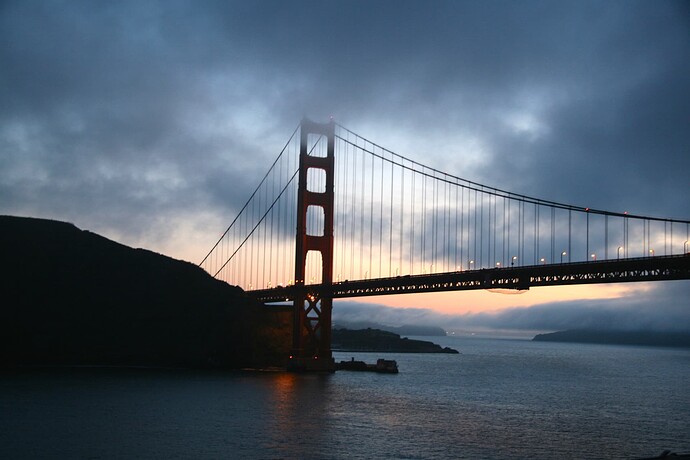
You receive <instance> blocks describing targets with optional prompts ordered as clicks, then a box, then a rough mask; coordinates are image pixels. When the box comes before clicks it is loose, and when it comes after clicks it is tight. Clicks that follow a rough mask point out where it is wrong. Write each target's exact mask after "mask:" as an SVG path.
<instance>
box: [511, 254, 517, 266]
mask: <svg viewBox="0 0 690 460" xmlns="http://www.w3.org/2000/svg"><path fill="white" fill-rule="evenodd" d="M516 260H517V256H513V258H512V259H511V260H510V266H511V267H512V266H513V265H515V261H516Z"/></svg>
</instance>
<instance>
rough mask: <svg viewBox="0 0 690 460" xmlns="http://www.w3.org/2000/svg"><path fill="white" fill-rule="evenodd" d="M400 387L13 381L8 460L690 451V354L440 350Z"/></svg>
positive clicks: (337, 380)
mask: <svg viewBox="0 0 690 460" xmlns="http://www.w3.org/2000/svg"><path fill="white" fill-rule="evenodd" d="M420 339H424V340H430V339H432V340H433V341H434V342H437V343H439V344H441V345H443V346H450V347H452V348H456V349H458V350H459V351H460V354H381V353H344V352H340V353H334V354H335V357H336V360H349V359H351V358H352V357H354V358H355V359H356V360H365V361H367V362H375V360H376V359H377V358H379V357H384V358H386V359H395V360H397V362H398V366H399V368H400V373H399V374H376V373H359V372H346V371H339V372H337V373H335V374H332V375H299V374H289V373H285V372H252V371H232V372H227V371H224V372H220V371H195V370H179V369H132V368H41V369H24V370H15V371H12V372H4V373H0V458H11V459H15V458H16V459H18V458H84V459H111V458H112V459H118V458H153V459H169V458H190V459H192V458H195V459H196V458H201V459H204V458H260V459H350V458H362V459H363V458H390V459H455V458H458V459H460V458H468V459H554V458H559V459H563V458H572V459H630V458H636V457H644V456H653V455H658V454H659V453H661V451H663V450H664V449H671V450H673V451H675V452H690V350H688V349H673V348H654V347H633V346H613V345H589V344H564V343H548V342H532V341H528V340H518V339H511V340H507V339H480V338H458V337H433V338H430V337H426V338H422V337H420Z"/></svg>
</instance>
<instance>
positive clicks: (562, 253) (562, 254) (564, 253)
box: [561, 251, 568, 263]
mask: <svg viewBox="0 0 690 460" xmlns="http://www.w3.org/2000/svg"><path fill="white" fill-rule="evenodd" d="M567 254H568V253H567V252H565V251H563V252H561V263H563V256H565V255H567Z"/></svg>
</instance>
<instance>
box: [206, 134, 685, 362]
mask: <svg viewBox="0 0 690 460" xmlns="http://www.w3.org/2000/svg"><path fill="white" fill-rule="evenodd" d="M689 236H690V220H683V219H673V218H662V217H651V216H641V215H634V214H629V213H627V212H612V211H604V210H600V209H593V208H589V207H583V206H576V205H570V204H565V203H559V202H555V201H550V200H545V199H540V198H535V197H530V196H527V195H522V194H517V193H513V192H510V191H506V190H502V189H499V188H495V187H490V186H486V185H482V184H479V183H476V182H473V181H470V180H467V179H464V178H461V177H458V176H456V175H453V174H450V173H448V172H443V171H440V170H438V169H436V168H432V167H429V166H426V165H424V164H422V163H420V162H418V161H415V160H412V159H409V158H407V157H405V156H402V155H399V154H397V153H394V152H392V151H390V150H387V149H385V148H384V147H382V146H380V145H378V144H376V143H374V142H372V141H370V140H368V139H366V138H364V137H362V136H360V135H358V134H356V133H354V132H352V131H351V130H349V129H347V128H345V127H343V126H341V125H339V124H336V123H335V122H333V121H331V122H330V123H326V124H319V123H314V122H311V121H309V120H303V121H302V122H301V123H300V125H299V126H298V127H297V128H296V129H295V131H294V132H293V133H292V135H291V136H290V138H289V140H288V141H287V143H286V144H285V146H284V147H283V149H282V150H281V152H280V153H279V155H278V157H277V158H276V160H275V161H274V162H273V164H272V165H271V166H270V168H269V169H268V172H267V173H266V174H265V176H264V177H263V179H262V180H261V182H260V183H259V185H258V186H257V188H256V189H255V190H254V192H253V193H252V194H251V196H250V198H249V199H248V200H247V202H246V203H245V205H244V206H243V207H242V208H241V209H240V211H239V212H238V213H237V216H236V217H235V219H234V220H233V221H232V223H231V224H230V225H229V226H228V228H227V229H226V231H225V232H224V233H223V235H222V236H221V237H220V239H219V240H218V241H217V242H216V244H215V245H214V246H213V247H212V249H211V250H210V251H209V252H208V254H207V255H206V257H205V258H204V259H203V261H202V262H201V263H200V266H202V267H203V268H204V269H205V270H206V271H208V272H209V273H210V274H211V275H213V276H214V277H216V278H218V279H220V280H223V281H226V282H228V283H230V284H234V285H238V286H240V287H242V288H243V289H245V290H246V291H248V293H249V294H250V295H252V296H254V297H255V298H257V299H258V300H260V301H262V302H266V303H270V302H285V301H291V302H292V303H293V310H294V319H293V354H292V355H293V364H295V365H297V366H298V367H303V368H308V369H324V370H329V369H331V367H332V358H331V350H330V330H331V309H332V301H333V299H334V298H345V297H361V296H374V295H389V294H406V293H418V292H434V291H451V290H467V289H519V290H524V289H529V288H530V287H536V286H548V285H567V284H591V283H618V282H632V281H658V280H678V279H690V254H688V250H689V248H688V245H689Z"/></svg>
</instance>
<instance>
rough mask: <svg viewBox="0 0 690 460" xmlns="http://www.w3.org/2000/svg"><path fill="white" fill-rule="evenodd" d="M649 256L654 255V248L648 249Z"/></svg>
mask: <svg viewBox="0 0 690 460" xmlns="http://www.w3.org/2000/svg"><path fill="white" fill-rule="evenodd" d="M649 257H654V249H650V250H649Z"/></svg>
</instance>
